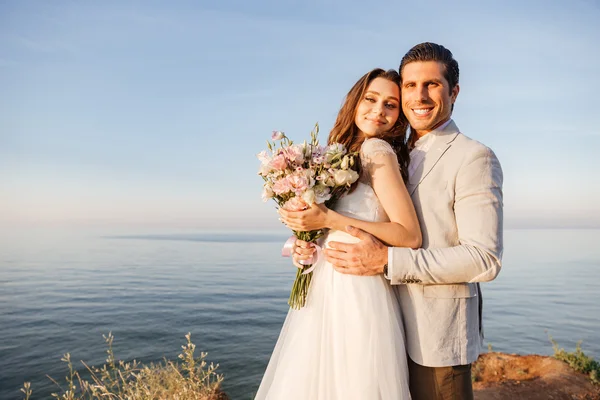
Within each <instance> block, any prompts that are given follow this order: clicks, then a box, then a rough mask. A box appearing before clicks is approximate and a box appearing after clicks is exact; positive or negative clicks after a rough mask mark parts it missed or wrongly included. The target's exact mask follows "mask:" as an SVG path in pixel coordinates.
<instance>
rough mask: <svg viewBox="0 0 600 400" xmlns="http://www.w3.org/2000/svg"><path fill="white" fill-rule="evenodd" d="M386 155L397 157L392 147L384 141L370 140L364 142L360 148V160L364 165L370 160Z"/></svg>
mask: <svg viewBox="0 0 600 400" xmlns="http://www.w3.org/2000/svg"><path fill="white" fill-rule="evenodd" d="M386 154H394V155H396V152H395V151H394V149H393V148H392V146H391V145H390V144H389V143H388V142H386V141H385V140H383V139H378V138H369V139H367V140H365V141H364V142H363V144H362V146H361V148H360V160H361V161H362V162H363V163H365V162H368V161H369V159H373V158H376V157H377V156H383V155H386Z"/></svg>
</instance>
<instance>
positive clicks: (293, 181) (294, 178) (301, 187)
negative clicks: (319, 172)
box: [287, 174, 308, 195]
mask: <svg viewBox="0 0 600 400" xmlns="http://www.w3.org/2000/svg"><path fill="white" fill-rule="evenodd" d="M287 179H288V182H289V184H290V186H291V187H292V190H293V191H294V193H296V195H300V194H302V193H303V192H304V191H306V189H308V178H307V177H306V175H304V174H302V175H290V176H288V177H287Z"/></svg>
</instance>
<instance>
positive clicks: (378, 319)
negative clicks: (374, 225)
mask: <svg viewBox="0 0 600 400" xmlns="http://www.w3.org/2000/svg"><path fill="white" fill-rule="evenodd" d="M389 152H393V150H392V148H391V147H390V146H389V144H388V143H387V142H384V141H383V140H380V139H375V138H372V139H368V140H366V141H365V142H364V143H363V145H362V147H361V153H360V156H361V160H362V161H363V165H366V163H367V162H368V161H369V160H373V159H376V158H377V156H378V155H379V154H385V153H389ZM364 175H365V176H361V177H360V180H359V183H358V185H357V187H356V188H355V190H354V191H353V192H351V193H349V194H347V195H346V196H344V197H342V198H341V199H340V200H339V201H338V202H337V204H336V206H335V211H337V212H338V213H341V214H344V215H347V216H350V217H353V218H356V219H361V220H368V221H389V219H388V217H387V215H386V213H385V211H384V209H383V207H382V206H381V204H380V203H379V200H378V199H377V196H376V195H375V192H374V191H373V189H372V187H371V186H370V184H369V179H368V177H367V176H366V174H364ZM330 241H338V242H346V243H352V242H357V241H358V239H357V238H355V237H353V236H351V235H349V234H348V233H346V232H342V231H330V232H329V233H328V234H327V235H326V236H325V237H324V238H323V239H322V240H321V243H320V244H322V245H323V246H325V247H327V243H328V242H330ZM316 264H317V265H316V268H315V269H314V272H313V278H312V282H311V286H310V288H309V291H308V296H307V302H306V305H305V307H303V308H302V309H300V310H294V309H290V310H289V312H288V315H287V318H286V320H285V322H284V324H283V327H282V329H281V333H280V335H279V339H278V341H277V344H276V345H275V349H274V351H273V354H272V355H271V359H270V361H269V364H268V366H267V369H266V372H265V374H264V376H263V379H262V382H261V384H260V387H259V389H258V392H257V394H256V397H255V399H257V400H258V399H260V400H263V399H264V400H352V399H356V400H387V399H390V400H392V399H393V400H399V399H402V400H408V399H410V393H409V388H408V367H407V364H406V350H405V344H404V330H403V326H402V318H401V311H400V306H399V304H398V300H397V297H396V294H395V292H394V290H393V289H392V286H391V285H390V283H389V281H387V280H386V279H385V278H384V277H383V275H376V276H354V275H346V274H342V273H339V272H337V271H335V270H334V269H333V267H332V265H331V264H330V263H329V262H327V261H326V260H325V258H324V257H323V256H321V257H320V259H319V260H318V261H317V262H316Z"/></svg>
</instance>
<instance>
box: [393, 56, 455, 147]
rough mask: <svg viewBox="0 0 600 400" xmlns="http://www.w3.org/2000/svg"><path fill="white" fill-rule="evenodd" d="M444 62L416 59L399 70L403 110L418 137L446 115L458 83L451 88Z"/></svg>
mask: <svg viewBox="0 0 600 400" xmlns="http://www.w3.org/2000/svg"><path fill="white" fill-rule="evenodd" d="M443 72H444V66H443V64H442V63H440V62H437V61H415V62H411V63H408V64H406V65H405V66H404V69H403V70H402V111H403V112H404V115H406V118H407V119H408V122H409V123H410V126H412V128H413V129H414V130H415V131H416V133H417V135H418V136H419V137H421V136H423V135H425V134H427V133H429V132H431V131H432V130H434V129H435V128H437V127H438V126H440V125H441V124H443V123H444V122H446V121H447V120H448V119H450V114H451V113H452V104H454V101H456V96H458V91H459V87H458V85H456V86H455V87H454V88H453V89H452V90H450V85H449V83H448V81H447V80H446V78H444V73H443Z"/></svg>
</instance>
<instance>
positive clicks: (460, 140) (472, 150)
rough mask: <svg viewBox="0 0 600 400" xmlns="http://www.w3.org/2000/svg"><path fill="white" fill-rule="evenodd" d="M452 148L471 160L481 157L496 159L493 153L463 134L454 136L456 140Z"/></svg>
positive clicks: (488, 148)
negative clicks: (486, 156)
mask: <svg viewBox="0 0 600 400" xmlns="http://www.w3.org/2000/svg"><path fill="white" fill-rule="evenodd" d="M452 145H453V147H456V149H457V150H459V152H460V153H461V154H462V156H463V157H465V158H472V157H477V156H481V155H489V156H492V157H496V154H495V153H494V151H493V150H492V149H491V148H490V147H488V146H486V145H485V144H483V143H481V142H480V141H478V140H475V139H473V138H471V137H469V136H467V135H465V134H464V133H462V132H460V133H459V134H458V135H456V139H455V140H454V142H453V143H452Z"/></svg>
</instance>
